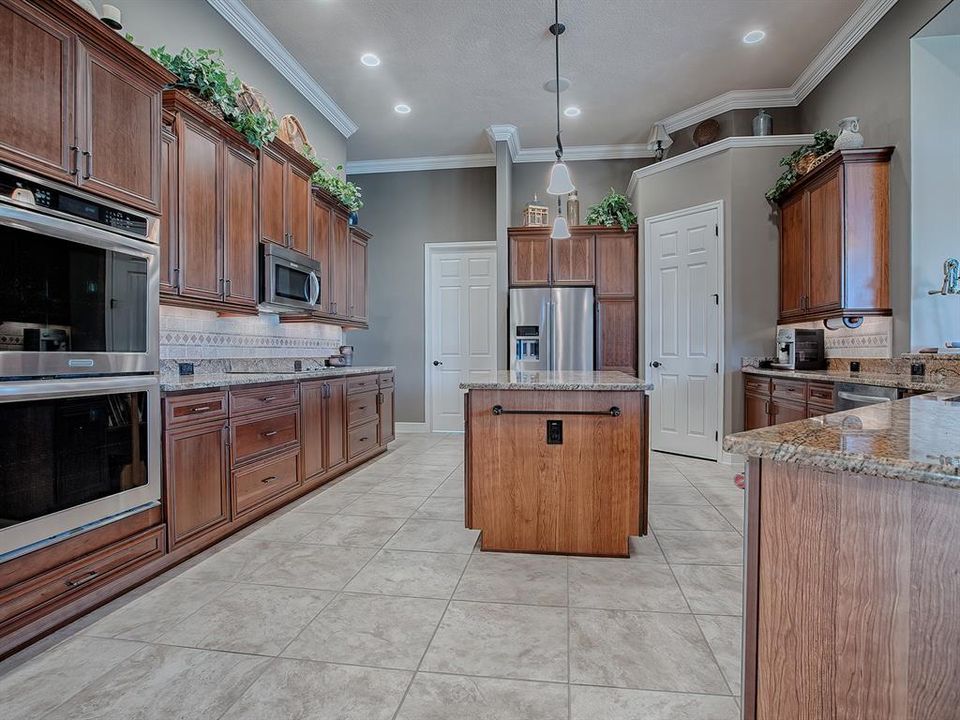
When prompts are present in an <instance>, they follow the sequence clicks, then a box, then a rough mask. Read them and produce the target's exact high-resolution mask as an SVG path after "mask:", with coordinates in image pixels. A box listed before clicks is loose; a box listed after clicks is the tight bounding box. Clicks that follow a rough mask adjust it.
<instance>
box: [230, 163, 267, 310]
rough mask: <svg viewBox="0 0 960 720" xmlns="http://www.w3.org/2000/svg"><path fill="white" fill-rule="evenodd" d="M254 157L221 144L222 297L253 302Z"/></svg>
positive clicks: (255, 273) (245, 302)
mask: <svg viewBox="0 0 960 720" xmlns="http://www.w3.org/2000/svg"><path fill="white" fill-rule="evenodd" d="M258 197H259V193H258V188H257V160H256V158H255V157H253V156H252V155H249V154H248V153H247V152H245V151H244V150H242V149H240V148H237V147H233V146H232V145H229V144H226V145H224V154H223V299H224V302H228V303H231V304H234V305H244V306H247V307H251V308H252V307H256V305H257V300H258V298H257V205H258V203H257V198H258Z"/></svg>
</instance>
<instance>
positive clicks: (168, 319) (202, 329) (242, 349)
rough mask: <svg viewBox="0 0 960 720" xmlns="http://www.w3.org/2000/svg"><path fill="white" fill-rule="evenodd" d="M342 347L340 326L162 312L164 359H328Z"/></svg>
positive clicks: (169, 308)
mask: <svg viewBox="0 0 960 720" xmlns="http://www.w3.org/2000/svg"><path fill="white" fill-rule="evenodd" d="M342 344H343V332H342V331H341V329H340V328H339V327H336V326H333V325H323V324H320V323H287V324H281V323H280V320H279V317H278V316H277V315H272V314H264V315H260V316H258V317H219V316H218V315H217V314H216V313H215V312H209V311H207V310H194V309H192V308H179V307H172V306H169V305H162V306H161V307H160V358H161V359H162V360H204V359H215V358H262V357H296V358H302V357H313V358H321V357H328V356H330V355H333V354H335V353H336V352H337V350H338V349H339V348H340V346H341V345H342Z"/></svg>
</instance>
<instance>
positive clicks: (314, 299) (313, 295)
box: [308, 271, 320, 305]
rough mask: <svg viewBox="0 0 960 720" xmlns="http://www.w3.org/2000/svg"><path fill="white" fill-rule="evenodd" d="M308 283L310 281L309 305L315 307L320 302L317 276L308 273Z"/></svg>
mask: <svg viewBox="0 0 960 720" xmlns="http://www.w3.org/2000/svg"><path fill="white" fill-rule="evenodd" d="M308 277H309V281H310V300H309V302H310V304H311V305H316V304H317V303H318V302H319V301H320V279H319V278H318V277H317V274H316V273H315V272H313V271H311V272H310V275H309V276H308Z"/></svg>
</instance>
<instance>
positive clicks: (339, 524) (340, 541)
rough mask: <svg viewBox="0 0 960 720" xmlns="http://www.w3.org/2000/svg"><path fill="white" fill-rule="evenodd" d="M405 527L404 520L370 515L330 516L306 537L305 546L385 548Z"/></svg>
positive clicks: (304, 539)
mask: <svg viewBox="0 0 960 720" xmlns="http://www.w3.org/2000/svg"><path fill="white" fill-rule="evenodd" d="M401 525H403V519H402V518H389V517H370V516H368V515H330V516H328V517H327V518H326V519H325V521H324V522H323V524H322V525H321V526H320V527H319V528H317V529H316V530H314V531H313V532H311V533H310V534H309V535H307V536H306V537H304V538H303V539H302V540H301V542H303V543H304V544H310V545H313V544H316V545H343V546H347V547H375V548H379V547H383V544H384V543H385V542H386V541H387V540H389V539H390V538H391V537H392V536H393V534H394V533H395V532H396V531H397V530H399V529H400V526H401Z"/></svg>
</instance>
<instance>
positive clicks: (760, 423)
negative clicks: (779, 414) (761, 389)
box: [743, 392, 771, 430]
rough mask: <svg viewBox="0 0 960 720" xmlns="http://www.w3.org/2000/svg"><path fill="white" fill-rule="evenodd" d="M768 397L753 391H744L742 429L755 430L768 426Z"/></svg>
mask: <svg viewBox="0 0 960 720" xmlns="http://www.w3.org/2000/svg"><path fill="white" fill-rule="evenodd" d="M768 402H769V398H767V397H764V396H763V395H754V394H753V393H749V392H748V393H744V396H743V429H744V430H757V429H758V428H765V427H769V426H770V424H771V423H770V415H769V414H768V413H767V411H768V410H769V406H768V405H767V403H768Z"/></svg>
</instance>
